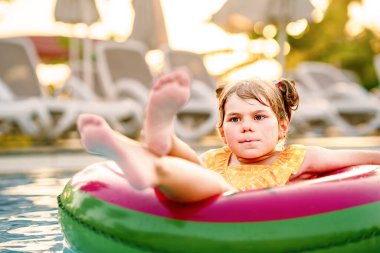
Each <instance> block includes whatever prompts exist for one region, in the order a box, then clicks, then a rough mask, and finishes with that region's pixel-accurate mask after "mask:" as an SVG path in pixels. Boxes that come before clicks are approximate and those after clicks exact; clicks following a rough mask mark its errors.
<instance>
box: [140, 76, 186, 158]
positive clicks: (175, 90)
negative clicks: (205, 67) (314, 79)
mask: <svg viewBox="0 0 380 253" xmlns="http://www.w3.org/2000/svg"><path fill="white" fill-rule="evenodd" d="M190 84H191V82H190V76H189V74H188V73H187V72H186V71H185V70H177V71H174V72H172V73H170V74H167V75H164V76H162V77H160V78H159V79H158V80H157V81H156V82H155V83H154V84H153V88H152V91H151V93H150V98H149V102H148V104H147V108H146V120H145V124H144V139H145V143H146V145H147V147H148V149H149V150H151V151H152V152H153V153H155V154H157V155H159V156H163V155H166V154H168V153H169V151H170V150H171V148H172V135H173V131H174V129H173V128H174V119H175V117H176V114H177V112H178V111H179V109H181V107H182V106H183V105H185V104H186V103H187V101H188V100H189V97H190Z"/></svg>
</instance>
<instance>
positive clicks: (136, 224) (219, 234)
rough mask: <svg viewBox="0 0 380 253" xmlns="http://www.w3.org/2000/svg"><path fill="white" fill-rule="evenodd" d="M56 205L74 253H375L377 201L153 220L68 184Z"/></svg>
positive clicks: (379, 225)
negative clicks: (291, 212)
mask: <svg viewBox="0 0 380 253" xmlns="http://www.w3.org/2000/svg"><path fill="white" fill-rule="evenodd" d="M58 203H59V207H60V210H59V216H60V223H61V225H62V230H63V232H64V234H65V237H66V240H67V242H68V243H69V245H70V248H71V249H73V250H74V251H75V252H77V253H80V252H175V253H178V252H181V253H182V252H183V253H187V252H331V253H333V252H334V253H335V252H345V253H346V252H355V253H356V252H357V253H361V252H363V253H364V252H366V253H367V252H380V249H379V245H380V218H379V213H380V202H376V203H372V204H366V205H362V206H358V207H353V208H348V209H344V210H340V211H335V212H330V213H324V214H320V215H312V216H307V217H302V218H295V219H286V220H279V221H270V222H240V223H220V222H218V223H212V222H190V221H184V220H176V219H169V218H164V217H159V216H154V215H151V214H146V213H141V212H137V211H133V210H129V209H125V208H122V207H119V206H116V205H112V204H109V203H106V202H103V201H101V200H99V199H96V198H94V197H92V196H90V195H88V194H86V193H84V192H82V191H80V190H73V188H72V186H71V185H70V184H68V185H66V187H65V189H64V191H63V193H62V195H60V196H59V197H58ZM316 205H317V203H316ZM278 211H279V212H281V210H278Z"/></svg>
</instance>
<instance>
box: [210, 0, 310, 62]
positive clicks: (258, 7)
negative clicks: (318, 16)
mask: <svg viewBox="0 0 380 253" xmlns="http://www.w3.org/2000/svg"><path fill="white" fill-rule="evenodd" d="M312 11H313V6H312V5H311V3H310V1H309V0H227V2H226V3H225V4H224V5H223V6H222V8H221V9H220V10H219V11H218V12H217V13H215V14H214V15H213V16H212V18H211V20H212V22H214V23H216V24H217V25H219V26H221V27H222V28H223V29H225V30H226V31H229V32H251V31H253V25H254V24H255V23H257V22H263V23H264V24H265V25H266V24H277V26H278V31H279V32H278V44H279V46H280V54H279V55H278V61H279V62H280V63H281V65H282V66H283V67H284V66H285V56H284V54H283V48H284V43H285V41H286V30H285V28H286V25H287V24H288V23H290V22H293V21H297V20H299V19H303V18H305V19H307V20H311V13H312Z"/></svg>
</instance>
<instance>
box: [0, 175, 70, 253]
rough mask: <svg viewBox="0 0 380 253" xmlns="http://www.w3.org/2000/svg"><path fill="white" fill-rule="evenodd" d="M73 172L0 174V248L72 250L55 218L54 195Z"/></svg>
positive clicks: (9, 249)
mask: <svg viewBox="0 0 380 253" xmlns="http://www.w3.org/2000/svg"><path fill="white" fill-rule="evenodd" d="M72 175H73V172H59V171H51V170H49V169H44V170H38V171H33V173H30V174H12V175H8V174H6V175H1V174H0V252H12V253H13V252H18V253H19V252H20V253H21V252H65V253H66V252H67V253H68V252H71V251H70V250H69V249H68V248H66V247H65V245H64V238H63V235H62V233H61V228H60V226H59V224H58V220H57V217H58V216H57V213H58V212H57V195H58V194H59V193H60V192H61V191H62V189H63V187H64V185H65V184H66V183H67V181H68V180H69V179H70V177H71V176H72Z"/></svg>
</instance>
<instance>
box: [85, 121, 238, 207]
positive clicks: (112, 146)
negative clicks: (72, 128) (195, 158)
mask: <svg viewBox="0 0 380 253" xmlns="http://www.w3.org/2000/svg"><path fill="white" fill-rule="evenodd" d="M78 129H79V132H80V134H81V141H82V144H83V146H84V147H85V148H86V150H87V151H88V152H89V153H92V154H96V155H100V156H103V157H106V158H109V159H112V160H114V161H115V162H116V163H117V164H118V166H119V167H120V168H121V169H122V170H123V171H124V174H125V177H126V179H127V180H128V181H129V183H130V184H131V185H132V186H133V187H134V188H136V189H139V190H142V189H145V188H148V187H158V188H159V189H160V190H161V191H162V192H163V193H164V194H165V195H166V196H167V197H168V198H169V199H172V200H174V201H178V202H194V201H198V200H202V199H205V198H208V197H211V196H214V195H216V194H220V193H223V192H226V191H229V190H233V188H232V187H231V186H230V185H229V184H228V183H227V182H226V181H225V180H224V179H223V178H222V177H221V176H220V175H219V174H217V173H214V172H213V171H210V170H207V169H204V168H202V167H201V166H199V165H197V164H194V163H192V162H190V161H187V160H183V159H180V158H177V157H170V156H164V157H158V156H156V155H155V154H153V153H151V152H150V151H149V150H148V149H146V148H144V147H143V146H142V145H141V144H140V143H138V142H135V141H133V140H131V139H129V138H127V137H124V136H122V135H120V134H118V133H117V132H115V131H113V130H112V129H111V128H110V127H109V125H108V124H107V123H106V122H105V120H104V119H103V118H101V117H98V116H96V115H91V114H82V115H81V116H80V117H79V118H78Z"/></svg>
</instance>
